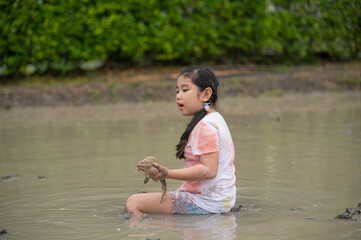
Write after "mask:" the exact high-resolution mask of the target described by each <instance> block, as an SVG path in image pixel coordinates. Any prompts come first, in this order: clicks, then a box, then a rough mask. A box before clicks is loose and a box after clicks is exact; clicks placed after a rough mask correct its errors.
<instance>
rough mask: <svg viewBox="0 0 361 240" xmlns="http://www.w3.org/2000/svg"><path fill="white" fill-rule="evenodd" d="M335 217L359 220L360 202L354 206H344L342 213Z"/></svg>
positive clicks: (360, 212)
mask: <svg viewBox="0 0 361 240" xmlns="http://www.w3.org/2000/svg"><path fill="white" fill-rule="evenodd" d="M336 218H337V219H342V220H348V221H356V222H361V202H360V203H359V204H358V205H357V207H355V208H352V207H350V208H346V210H345V212H344V213H340V214H338V215H337V216H336Z"/></svg>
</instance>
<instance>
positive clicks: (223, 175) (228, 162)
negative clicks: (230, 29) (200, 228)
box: [126, 67, 236, 215]
mask: <svg viewBox="0 0 361 240" xmlns="http://www.w3.org/2000/svg"><path fill="white" fill-rule="evenodd" d="M217 88H218V80H217V79H216V77H215V75H214V73H213V72H212V71H211V70H210V69H208V68H202V67H190V68H187V69H185V70H183V71H182V72H181V73H180V75H179V77H178V79H177V86H176V89H177V95H176V102H177V105H178V108H179V110H180V111H181V113H182V114H183V115H184V116H191V115H193V118H192V120H191V121H190V123H189V124H188V126H187V128H186V130H185V131H184V133H183V135H182V136H181V138H180V141H179V143H178V145H177V146H176V150H177V153H176V156H177V158H179V159H184V168H182V169H174V170H171V169H167V168H166V167H164V166H161V165H158V164H153V165H154V166H155V167H156V168H158V169H159V171H160V173H159V174H158V175H157V176H156V177H154V178H153V180H155V181H158V180H162V179H176V180H181V181H183V184H182V185H181V187H180V188H179V189H178V190H176V191H174V192H167V193H166V195H165V196H164V198H163V201H162V203H160V199H161V196H162V193H160V192H159V193H139V194H134V195H132V196H130V197H129V199H128V200H127V203H126V209H127V211H128V212H131V213H134V214H137V215H141V214H143V213H173V214H210V213H221V212H228V211H229V210H230V209H231V208H232V207H233V205H234V203H235V200H236V187H235V181H236V177H235V167H234V164H233V161H234V146H233V142H232V138H231V134H230V132H229V130H228V127H227V124H226V122H225V121H224V119H223V117H222V116H221V115H220V114H219V113H218V112H217V111H216V110H215V105H216V102H217V97H218V96H217Z"/></svg>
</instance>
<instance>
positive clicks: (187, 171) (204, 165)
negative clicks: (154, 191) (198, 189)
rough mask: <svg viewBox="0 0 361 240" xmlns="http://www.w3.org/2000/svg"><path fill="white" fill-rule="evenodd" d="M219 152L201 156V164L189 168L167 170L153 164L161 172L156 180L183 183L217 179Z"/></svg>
mask: <svg viewBox="0 0 361 240" xmlns="http://www.w3.org/2000/svg"><path fill="white" fill-rule="evenodd" d="M218 163H219V152H213V153H207V154H204V155H201V156H200V163H199V164H197V165H194V166H192V167H189V168H182V169H173V170H170V169H167V168H165V167H163V166H161V165H159V164H153V165H154V166H155V167H157V168H158V169H159V171H160V174H158V175H157V176H156V177H155V178H153V179H154V180H162V179H165V178H171V179H176V180H181V181H199V180H206V179H212V178H215V177H216V175H217V172H218Z"/></svg>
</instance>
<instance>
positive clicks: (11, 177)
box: [1, 173, 20, 181]
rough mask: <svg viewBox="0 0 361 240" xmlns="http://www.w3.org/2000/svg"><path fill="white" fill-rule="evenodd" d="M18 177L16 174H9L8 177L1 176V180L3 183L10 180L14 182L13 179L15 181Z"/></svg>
mask: <svg viewBox="0 0 361 240" xmlns="http://www.w3.org/2000/svg"><path fill="white" fill-rule="evenodd" d="M19 177H20V175H19V174H17V173H10V174H8V175H4V176H2V177H1V179H2V180H4V181H12V180H15V179H17V178H19Z"/></svg>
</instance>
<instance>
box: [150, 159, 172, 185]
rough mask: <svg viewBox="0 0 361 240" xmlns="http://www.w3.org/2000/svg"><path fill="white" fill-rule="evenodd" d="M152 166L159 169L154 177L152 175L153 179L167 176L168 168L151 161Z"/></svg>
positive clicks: (156, 179) (158, 179)
mask: <svg viewBox="0 0 361 240" xmlns="http://www.w3.org/2000/svg"><path fill="white" fill-rule="evenodd" d="M153 166H154V167H155V168H156V169H158V170H159V173H158V174H157V175H156V176H155V177H152V179H153V180H154V181H156V182H157V181H160V180H163V179H165V178H166V177H167V176H168V171H169V170H168V169H167V168H166V167H163V166H161V165H159V164H157V163H153Z"/></svg>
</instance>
